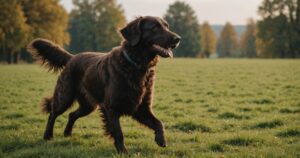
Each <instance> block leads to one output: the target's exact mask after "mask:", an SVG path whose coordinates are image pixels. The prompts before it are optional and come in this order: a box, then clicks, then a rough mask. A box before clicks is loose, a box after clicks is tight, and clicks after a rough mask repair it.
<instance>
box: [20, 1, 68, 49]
mask: <svg viewBox="0 0 300 158" xmlns="http://www.w3.org/2000/svg"><path fill="white" fill-rule="evenodd" d="M20 1H21V3H22V7H23V11H24V14H25V16H26V18H27V21H26V23H27V24H28V25H29V26H30V27H31V38H36V37H41V38H47V39H49V40H51V41H54V42H55V43H58V44H59V45H67V44H68V43H69V34H68V32H67V28H68V13H67V12H66V10H65V9H64V8H63V7H62V6H61V5H60V4H59V0H42V1H38V0H35V1H33V0H20Z"/></svg>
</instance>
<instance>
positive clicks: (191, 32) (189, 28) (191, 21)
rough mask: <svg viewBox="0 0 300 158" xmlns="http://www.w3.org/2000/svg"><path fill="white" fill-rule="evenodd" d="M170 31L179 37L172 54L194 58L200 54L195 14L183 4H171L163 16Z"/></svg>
mask: <svg viewBox="0 0 300 158" xmlns="http://www.w3.org/2000/svg"><path fill="white" fill-rule="evenodd" d="M164 18H165V20H166V21H167V22H168V23H169V25H170V29H171V30H172V31H174V32H176V33H177V34H179V35H180V36H181V44H180V45H179V47H178V48H177V49H175V51H174V53H175V55H176V56H180V57H195V56H197V55H199V53H200V52H201V38H200V37H201V32H200V29H199V24H198V20H197V17H196V15H195V12H194V11H193V9H192V8H191V7H190V6H189V5H188V4H187V3H185V2H181V1H176V2H175V3H173V4H171V5H170V6H169V8H168V10H167V13H166V14H165V16H164Z"/></svg>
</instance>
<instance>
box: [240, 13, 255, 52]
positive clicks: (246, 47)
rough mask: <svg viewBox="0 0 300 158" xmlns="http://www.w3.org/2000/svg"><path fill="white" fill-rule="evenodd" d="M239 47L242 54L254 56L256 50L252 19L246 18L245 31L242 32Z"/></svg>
mask: <svg viewBox="0 0 300 158" xmlns="http://www.w3.org/2000/svg"><path fill="white" fill-rule="evenodd" d="M240 49H241V52H242V54H243V56H246V57H249V58H254V57H256V56H257V52H256V23H255V21H254V20H253V19H249V20H248V24H247V26H246V31H245V32H244V33H243V34H242V38H241V41H240Z"/></svg>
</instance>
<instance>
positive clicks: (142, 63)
mask: <svg viewBox="0 0 300 158" xmlns="http://www.w3.org/2000/svg"><path fill="white" fill-rule="evenodd" d="M120 32H121V34H122V36H123V37H124V39H125V41H124V42H123V43H122V45H121V46H119V47H116V48H114V49H112V51H111V52H109V53H105V54H104V53H81V54H78V55H76V56H73V55H71V54H70V53H68V52H67V51H65V50H63V49H62V48H61V47H59V46H57V45H56V44H54V43H52V42H50V41H48V40H44V39H36V40H34V41H32V43H31V44H29V46H28V51H29V52H31V53H32V54H33V55H34V56H35V57H36V58H38V59H40V60H41V61H42V62H43V64H46V65H47V66H48V68H49V69H53V70H54V71H59V70H61V69H63V70H62V72H61V74H60V76H59V78H58V81H57V85H56V88H55V91H54V94H53V97H51V98H45V99H44V101H43V102H42V107H43V110H44V111H45V112H48V113H50V115H49V119H48V123H47V127H46V131H45V134H44V139H46V140H48V139H51V138H52V137H53V126H54V123H55V119H56V118H57V117H58V116H59V115H61V114H62V113H64V112H65V111H66V110H67V109H68V108H70V107H71V105H72V104H73V102H74V101H75V100H77V101H78V102H79V105H80V106H79V108H78V109H77V110H76V111H74V112H72V113H70V115H69V121H68V124H67V126H66V128H65V131H64V135H65V136H70V135H71V134H72V127H73V125H74V123H75V121H76V120H77V119H78V118H80V117H83V116H86V115H88V114H90V113H91V112H92V111H93V110H94V109H96V107H97V106H99V107H100V110H101V112H102V113H103V121H104V123H105V129H106V133H107V134H108V135H110V136H111V137H112V138H113V139H114V144H115V147H116V148H117V151H118V152H121V153H125V152H127V151H126V147H125V145H124V140H123V134H122V130H121V126H120V122H119V118H120V116H122V115H130V116H132V117H133V118H134V119H135V120H137V121H138V122H140V123H142V124H144V125H146V126H147V127H149V128H151V129H153V130H154V131H155V141H156V143H157V144H158V145H159V146H162V147H165V146H166V140H165V137H164V128H163V124H162V123H161V121H159V120H158V119H157V118H156V117H155V116H154V115H153V113H152V111H151V106H152V105H151V103H152V94H153V88H154V75H155V65H156V64H157V62H158V56H161V57H172V56H173V53H172V51H171V49H172V48H175V47H177V46H178V44H179V41H180V37H179V36H178V35H177V34H175V33H174V32H171V31H170V30H169V28H168V24H167V22H166V21H164V20H163V19H161V18H157V17H150V16H146V17H139V18H137V19H135V20H134V21H132V22H130V23H129V24H128V25H127V26H126V27H124V28H123V29H122V30H121V31H120Z"/></svg>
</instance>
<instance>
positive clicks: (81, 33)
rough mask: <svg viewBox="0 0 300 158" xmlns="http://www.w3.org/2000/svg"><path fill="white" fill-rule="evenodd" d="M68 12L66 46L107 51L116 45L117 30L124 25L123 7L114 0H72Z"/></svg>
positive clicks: (74, 49) (117, 41) (81, 49)
mask: <svg viewBox="0 0 300 158" xmlns="http://www.w3.org/2000/svg"><path fill="white" fill-rule="evenodd" d="M73 2H74V5H75V9H74V10H72V12H71V14H70V18H71V20H70V29H69V32H70V34H71V44H70V48H69V49H70V50H72V51H75V52H76V53H79V52H83V51H109V50H110V49H111V48H112V47H114V46H117V45H119V43H120V42H121V40H122V38H121V37H120V34H119V33H118V31H119V29H120V28H121V27H122V26H124V25H125V23H126V19H125V16H124V11H123V9H122V8H121V6H120V5H118V4H117V3H116V1H115V0H92V1H91V0H74V1H73Z"/></svg>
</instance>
